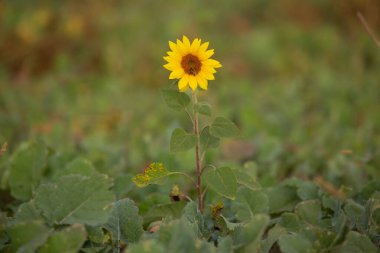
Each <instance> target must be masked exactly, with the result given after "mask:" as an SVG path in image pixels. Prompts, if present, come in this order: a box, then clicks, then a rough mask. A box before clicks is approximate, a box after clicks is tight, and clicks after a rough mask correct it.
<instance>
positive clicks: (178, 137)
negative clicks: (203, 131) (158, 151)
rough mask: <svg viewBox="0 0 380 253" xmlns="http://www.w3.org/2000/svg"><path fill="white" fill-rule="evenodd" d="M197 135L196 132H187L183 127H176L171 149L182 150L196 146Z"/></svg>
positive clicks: (172, 150) (173, 150)
mask: <svg viewBox="0 0 380 253" xmlns="http://www.w3.org/2000/svg"><path fill="white" fill-rule="evenodd" d="M196 144H197V137H196V136H195V135H194V134H190V133H187V132H186V131H185V130H183V129H182V128H176V129H174V131H173V133H172V136H171V139H170V151H171V152H181V151H186V150H188V149H191V148H193V147H195V145H196Z"/></svg>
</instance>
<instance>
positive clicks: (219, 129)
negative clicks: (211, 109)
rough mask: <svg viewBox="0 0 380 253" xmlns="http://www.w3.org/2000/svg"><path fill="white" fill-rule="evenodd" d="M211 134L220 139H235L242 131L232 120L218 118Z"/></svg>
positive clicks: (211, 129)
mask: <svg viewBox="0 0 380 253" xmlns="http://www.w3.org/2000/svg"><path fill="white" fill-rule="evenodd" d="M210 134H212V135H213V136H215V137H219V138H224V137H235V136H238V135H239V134H240V130H239V128H237V126H236V125H235V124H234V123H233V122H232V121H231V120H229V119H226V118H224V117H217V118H215V120H214V122H213V123H212V125H211V127H210Z"/></svg>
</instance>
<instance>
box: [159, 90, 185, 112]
mask: <svg viewBox="0 0 380 253" xmlns="http://www.w3.org/2000/svg"><path fill="white" fill-rule="evenodd" d="M162 96H163V98H164V101H165V103H166V105H167V106H169V107H170V108H172V109H174V110H176V111H181V110H183V109H185V108H186V107H187V106H188V105H189V104H190V98H189V96H188V95H187V94H186V93H184V92H179V91H178V90H173V89H170V90H169V89H165V90H162Z"/></svg>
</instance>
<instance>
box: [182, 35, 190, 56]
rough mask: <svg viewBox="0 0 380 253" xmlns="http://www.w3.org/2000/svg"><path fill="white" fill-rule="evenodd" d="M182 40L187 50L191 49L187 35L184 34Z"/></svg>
mask: <svg viewBox="0 0 380 253" xmlns="http://www.w3.org/2000/svg"><path fill="white" fill-rule="evenodd" d="M182 41H183V45H184V47H185V50H186V51H187V52H188V51H190V40H189V39H188V38H187V37H186V36H185V35H183V37H182Z"/></svg>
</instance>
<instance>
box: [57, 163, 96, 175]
mask: <svg viewBox="0 0 380 253" xmlns="http://www.w3.org/2000/svg"><path fill="white" fill-rule="evenodd" d="M94 173H96V171H95V168H94V166H92V164H91V163H90V162H89V161H87V160H84V159H81V158H77V159H75V160H73V161H71V162H69V163H68V164H66V166H65V167H64V168H63V169H62V170H59V171H58V172H57V173H56V175H55V178H59V177H62V176H66V175H73V174H77V175H82V176H91V175H93V174H94Z"/></svg>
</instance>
